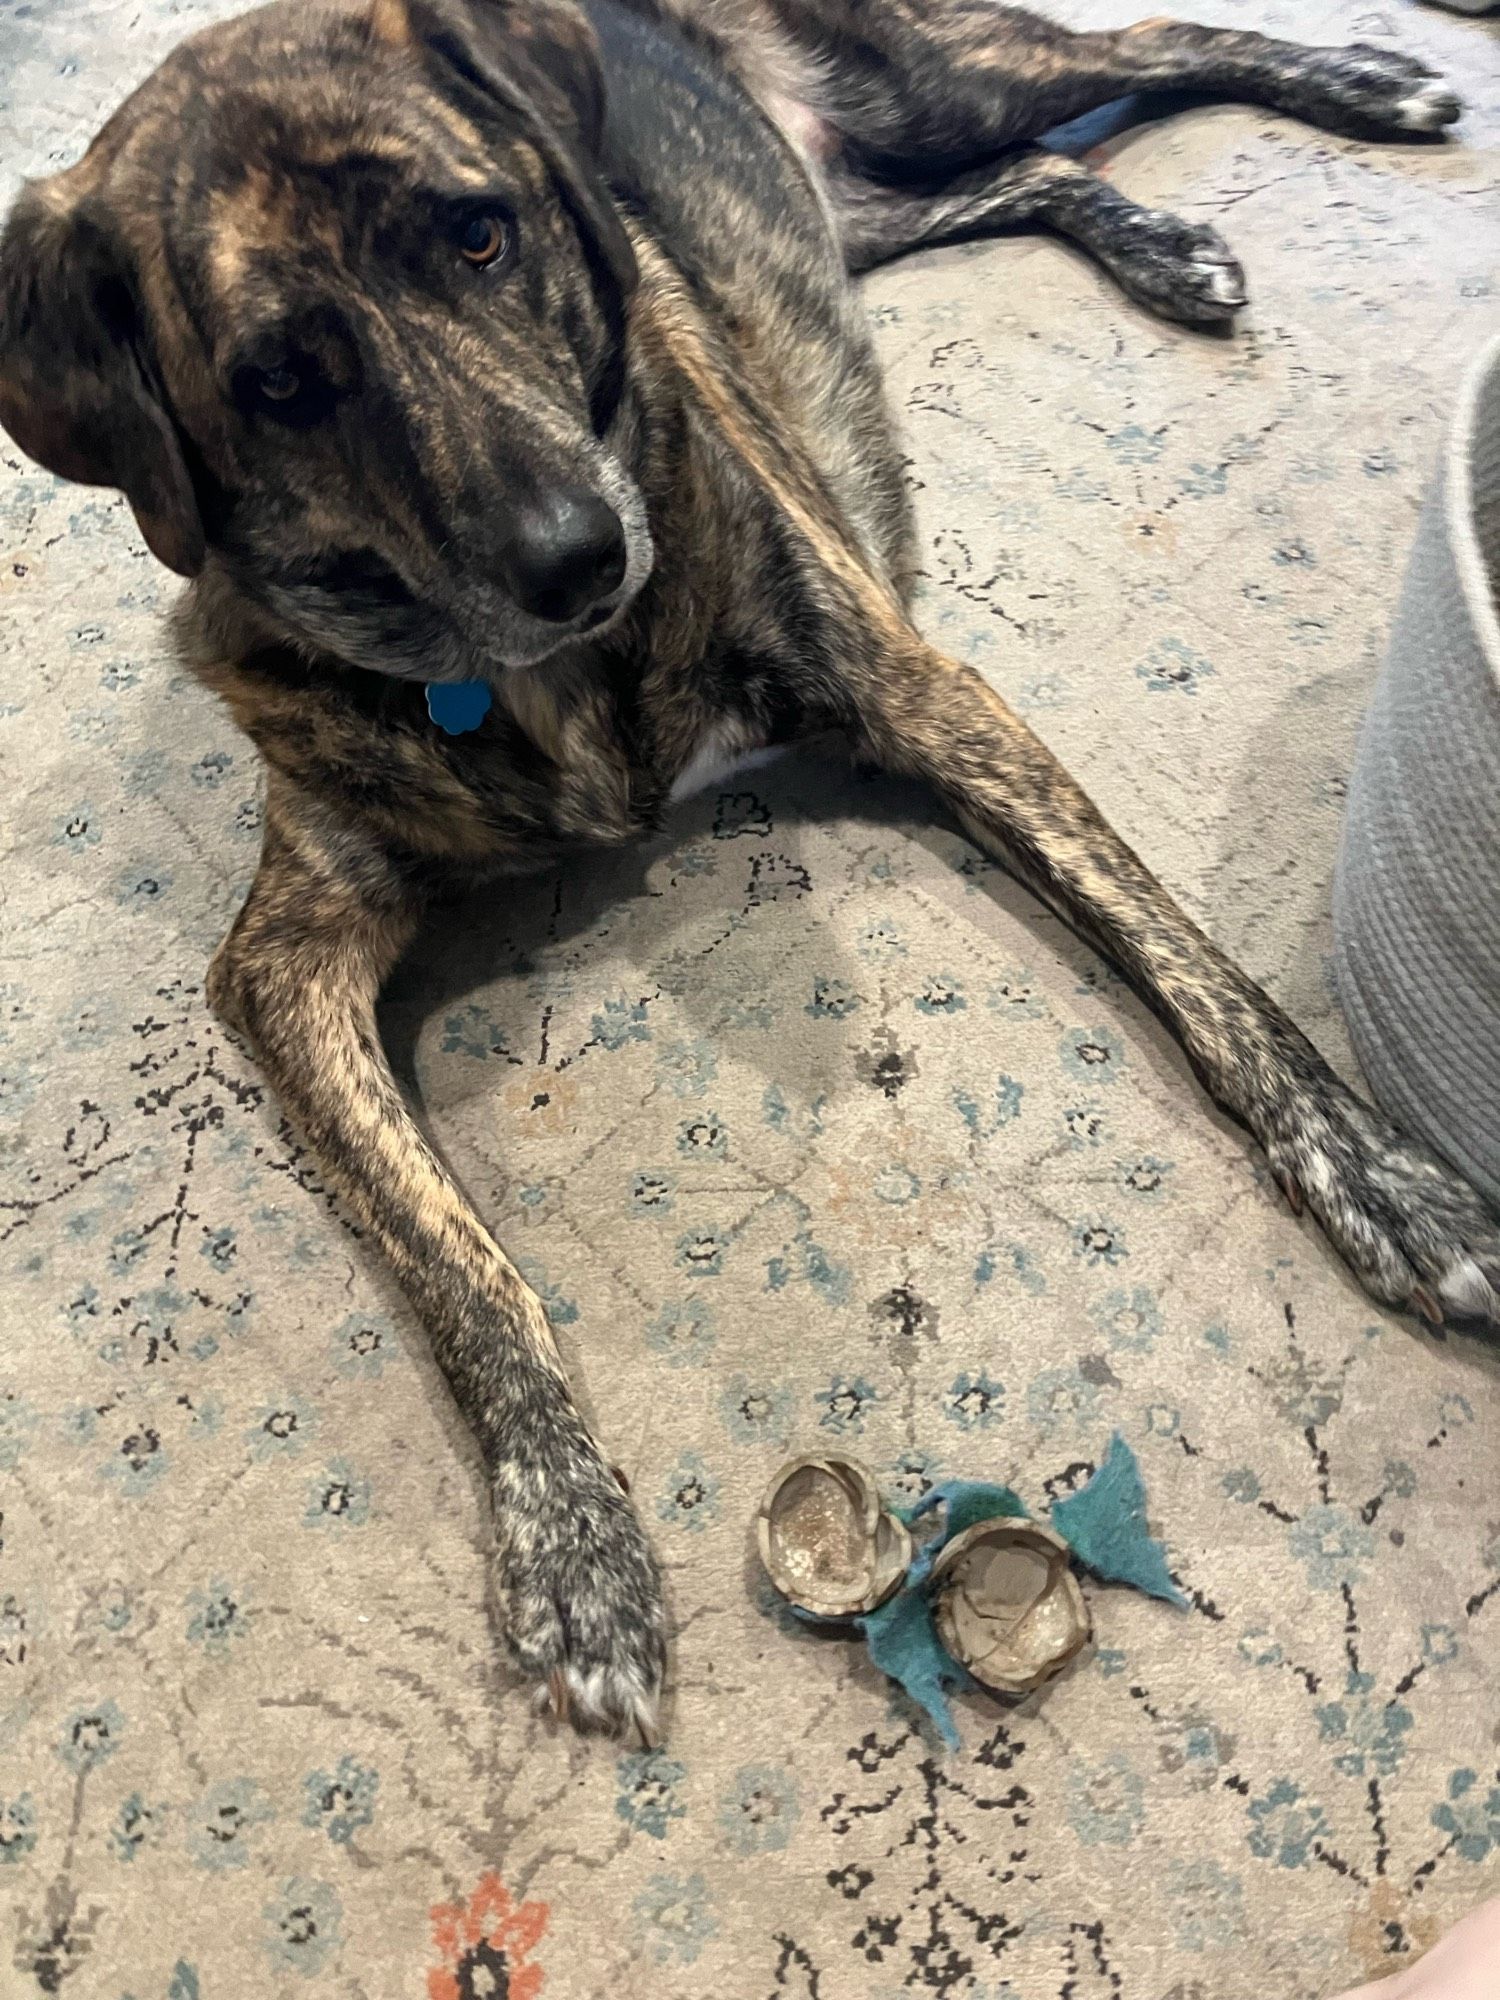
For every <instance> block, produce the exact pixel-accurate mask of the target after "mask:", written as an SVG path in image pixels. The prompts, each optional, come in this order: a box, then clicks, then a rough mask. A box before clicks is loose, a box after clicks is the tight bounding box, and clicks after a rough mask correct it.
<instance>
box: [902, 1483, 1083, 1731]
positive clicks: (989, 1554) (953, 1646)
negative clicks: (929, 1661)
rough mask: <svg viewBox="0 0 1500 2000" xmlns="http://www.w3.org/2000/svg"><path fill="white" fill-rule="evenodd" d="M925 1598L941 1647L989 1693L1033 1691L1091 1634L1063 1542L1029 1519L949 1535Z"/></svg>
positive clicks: (988, 1524) (983, 1523)
mask: <svg viewBox="0 0 1500 2000" xmlns="http://www.w3.org/2000/svg"><path fill="white" fill-rule="evenodd" d="M932 1598H933V1615H934V1617H935V1619H936V1621H937V1628H938V1635H939V1637H940V1638H941V1639H942V1642H943V1644H944V1646H945V1647H946V1648H947V1649H948V1651H949V1652H950V1653H951V1654H952V1655H953V1657H954V1659H955V1660H957V1661H959V1662H960V1664H961V1665H963V1666H965V1667H967V1668H968V1670H969V1672H970V1673H971V1674H972V1675H973V1676H974V1678H975V1680H977V1681H980V1682H982V1683H983V1685H984V1686H985V1687H987V1688H991V1689H993V1690H994V1691H995V1693H997V1694H1006V1695H1022V1694H1030V1693H1031V1692H1032V1690H1033V1689H1034V1688H1039V1687H1041V1686H1042V1684H1043V1682H1045V1681H1049V1680H1051V1679H1052V1677H1053V1676H1054V1675H1055V1674H1059V1673H1061V1672H1062V1670H1063V1668H1064V1667H1065V1666H1066V1665H1067V1664H1068V1662H1069V1660H1071V1659H1072V1658H1073V1657H1074V1656H1075V1655H1076V1654H1077V1653H1079V1652H1081V1651H1082V1649H1083V1647H1084V1646H1085V1645H1087V1643H1088V1641H1089V1638H1090V1636H1091V1635H1092V1632H1093V1622H1092V1620H1091V1619H1090V1617H1089V1612H1088V1606H1087V1605H1086V1604H1085V1603H1084V1601H1083V1592H1082V1591H1081V1590H1080V1589H1079V1588H1078V1583H1077V1580H1076V1579H1075V1577H1074V1575H1073V1572H1072V1570H1071V1568H1070V1567H1069V1552H1068V1545H1067V1543H1066V1542H1065V1541H1064V1540H1063V1539H1062V1537H1061V1536H1060V1535H1055V1534H1054V1533H1053V1532H1052V1530H1051V1529H1050V1528H1043V1527H1041V1526H1039V1525H1038V1523H1037V1522H1035V1521H1027V1520H1021V1519H1017V1518H1014V1517H1012V1518H1007V1519H1001V1520H992V1521H979V1522H976V1523H975V1525H974V1526H973V1527H972V1528H967V1529H965V1531H964V1532H963V1533H962V1534H961V1535H956V1536H955V1537H954V1539H953V1540H952V1541H951V1542H949V1543H948V1544H947V1546H946V1547H945V1548H944V1549H943V1552H942V1554H941V1555H940V1556H939V1557H938V1559H937V1561H936V1563H935V1564H934V1565H933V1571H932Z"/></svg>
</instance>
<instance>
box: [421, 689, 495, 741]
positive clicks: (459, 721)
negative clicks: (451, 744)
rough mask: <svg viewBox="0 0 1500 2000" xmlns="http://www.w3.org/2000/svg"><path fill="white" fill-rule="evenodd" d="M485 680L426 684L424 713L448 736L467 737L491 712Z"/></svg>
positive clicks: (490, 698) (489, 695)
mask: <svg viewBox="0 0 1500 2000" xmlns="http://www.w3.org/2000/svg"><path fill="white" fill-rule="evenodd" d="M493 699H494V697H493V696H492V694H491V693H490V684H489V682H488V681H429V682H428V683H427V713H428V714H429V715H430V716H431V717H432V719H433V721H434V722H435V723H436V724H437V726H438V728H439V729H441V730H442V731H443V733H444V734H445V735H447V736H466V735H467V734H468V732H469V731H470V730H471V729H477V728H478V727H479V725H480V723H481V722H483V720H484V718H485V717H486V716H487V715H488V714H489V712H490V703H491V701H492V700H493Z"/></svg>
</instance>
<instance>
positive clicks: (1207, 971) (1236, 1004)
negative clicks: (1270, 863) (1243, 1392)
mask: <svg viewBox="0 0 1500 2000" xmlns="http://www.w3.org/2000/svg"><path fill="white" fill-rule="evenodd" d="M860 596H861V597H862V598H865V599H866V601H867V602H868V599H869V593H868V592H867V591H864V590H861V592H860ZM851 611H852V606H851ZM853 615H854V616H855V617H858V613H854V614H853ZM879 617H880V621H881V625H882V626H883V628H884V629H883V630H881V631H880V632H879V634H878V636H877V634H876V633H874V632H871V634H870V636H869V638H868V639H867V640H866V641H864V642H862V643H861V644H859V645H858V646H857V647H853V648H851V665H850V669H849V694H850V698H851V700H852V701H853V703H854V706H855V709H856V711H857V713H858V716H859V720H860V725H861V731H862V735H863V738H864V741H865V744H866V745H867V747H868V748H869V750H870V751H871V752H872V753H873V754H874V756H875V758H876V760H877V761H878V762H879V763H881V764H883V765H884V766H886V767H887V768H888V769H892V770H896V771H900V772H903V773H905V774H907V775H914V776H918V777H921V778H925V779H926V780H927V781H928V782H930V783H931V784H933V785H934V786H936V788H937V789H938V791H939V792H940V793H941V794H942V796H943V797H944V798H945V799H946V800H947V801H948V803H949V805H950V806H951V808H952V809H953V811H954V812H955V813H956V814H957V816H958V818H959V819H960V821H961V822H962V824H963V825H964V827H965V828H966V829H967V831H968V832H969V833H970V834H971V835H972V836H973V838H974V839H975V840H976V841H977V842H978V843H979V844H980V846H981V847H983V848H984V849H985V850H986V851H987V852H989V853H991V854H993V855H995V856H996V857H997V858H998V859H1000V860H1002V861H1004V862H1005V864H1006V865H1007V866H1008V867H1009V868H1010V869H1011V870H1012V871H1013V872H1014V873H1015V874H1016V875H1017V876H1018V877H1019V878H1020V879H1021V880H1022V881H1023V882H1025V883H1026V884H1027V885H1028V886H1029V887H1031V888H1032V889H1034V890H1035V891H1036V892H1037V893H1038V894H1039V895H1040V896H1042V897H1043V898H1044V899H1045V900H1046V901H1047V902H1048V903H1050V904H1051V905H1052V907H1053V908H1054V909H1056V910H1057V911H1058V912H1059V913H1060V914H1061V915H1062V916H1063V917H1064V918H1065V919H1066V921H1067V922H1069V923H1070V924H1071V925H1072V926H1073V927H1074V928H1075V929H1076V930H1077V931H1078V932H1079V933H1080V935H1082V936H1083V937H1085V938H1086V939H1088V941H1089V942H1090V943H1092V944H1094V945H1095V946H1096V947H1097V948H1098V949H1099V950H1101V951H1103V952H1104V953H1106V954H1107V956H1108V957H1109V958H1111V959H1112V960H1113V961H1114V963H1115V964H1116V965H1117V966H1118V967H1119V968H1120V970H1121V971H1122V972H1123V973H1124V974H1125V975H1126V976H1127V978H1129V979H1130V980H1131V982H1132V984H1133V985H1134V986H1135V987H1136V989H1137V991H1138V992H1140V994H1141V995H1142V997H1143V998H1144V999H1145V1000H1146V1001H1147V1002H1148V1004H1149V1005H1150V1006H1151V1007H1152V1008H1153V1009H1154V1010H1155V1011H1156V1013H1157V1014H1159V1015H1160V1017H1161V1018H1162V1020H1163V1021H1164V1022H1165V1023H1166V1024H1167V1026H1168V1027H1169V1028H1170V1029H1171V1030H1172V1032H1173V1033H1174V1034H1175V1035H1176V1037H1177V1039H1178V1040H1179V1041H1180V1042H1181V1044H1182V1046H1183V1048H1184V1050H1185V1051H1186V1053H1187V1056H1188V1059H1189V1061H1190V1062H1191V1063H1192V1065H1193V1068H1194V1069H1195V1070H1196V1071H1197V1073H1198V1076H1199V1077H1200V1078H1201V1080H1202V1082H1203V1084H1204V1086H1205V1087H1206V1089H1207V1090H1208V1092H1209V1094H1210V1096H1212V1097H1213V1099H1214V1101H1215V1102H1216V1103H1217V1104H1219V1105H1220V1106H1221V1107H1222V1108H1223V1109H1224V1110H1225V1111H1227V1112H1229V1113H1230V1114H1231V1115H1232V1116H1234V1117H1235V1118H1238V1119H1239V1120H1240V1121H1241V1122H1242V1123H1243V1124H1245V1125H1247V1126H1248V1127H1249V1128H1250V1130H1251V1131H1252V1132H1253V1133H1254V1134H1255V1136H1256V1137H1257V1138H1258V1139H1259V1141H1260V1143H1261V1145H1262V1146H1263V1147H1264V1149H1265V1151H1266V1154H1267V1156H1268V1158H1269V1160H1270V1163H1271V1167H1272V1170H1273V1172H1274V1173H1275V1175H1276V1178H1277V1180H1278V1181H1279V1182H1280V1183H1281V1186H1282V1187H1283V1189H1284V1190H1285V1191H1286V1194H1287V1197H1288V1199H1289V1200H1290V1201H1291V1203H1292V1205H1293V1206H1294V1207H1298V1208H1300V1207H1301V1205H1302V1203H1303V1201H1304V1199H1305V1201H1306V1205H1307V1207H1309V1208H1310V1209H1311V1210H1312V1212H1313V1214H1314V1215H1315V1216H1316V1217H1317V1218H1318V1220H1319V1221H1320V1222H1321V1223H1322V1225H1323V1227H1324V1229H1325V1230H1326V1231H1327V1233H1328V1235H1329V1237H1330V1238H1331V1240H1332V1241H1333V1243H1334V1244H1335V1246H1336V1247H1337V1248H1338V1250H1339V1251H1340V1252H1341V1253H1342V1255H1343V1257H1344V1258H1345V1260H1346V1261H1347V1262H1348V1264H1349V1265H1350V1266H1351V1268H1352V1269H1353V1270H1354V1272H1355V1273H1356V1275H1357V1276H1358V1277H1359V1278H1360V1280H1361V1282H1362V1283H1363V1284H1364V1285H1365V1287H1366V1288H1367V1289H1368V1290H1369V1291H1370V1292H1372V1293H1373V1294H1374V1295H1375V1296H1376V1297H1377V1298H1379V1299H1383V1300H1386V1301H1388V1302H1389V1303H1391V1304H1393V1305H1402V1306H1411V1307H1414V1308H1415V1309H1416V1310H1418V1311H1419V1312H1421V1313H1423V1314H1424V1315H1425V1316H1426V1317H1427V1318H1429V1319H1432V1320H1438V1319H1440V1318H1442V1317H1443V1316H1445V1315H1448V1314H1451V1315H1453V1316H1455V1317H1468V1318H1474V1319H1478V1320H1482V1321H1488V1322H1489V1323H1490V1324H1491V1325H1500V1218H1497V1217H1496V1216H1495V1215H1493V1214H1492V1213H1490V1211H1489V1210H1488V1209H1487V1208H1486V1206H1485V1205H1484V1203H1483V1202H1482V1201H1481V1200H1480V1198H1479V1197H1478V1195H1476V1194H1475V1193H1474V1191H1473V1190H1472V1189H1471V1188H1470V1187H1469V1186H1468V1185H1467V1184H1466V1183H1465V1182H1464V1180H1463V1179H1462V1178H1461V1177H1460V1176H1459V1175H1458V1174H1456V1173H1454V1172H1453V1170H1452V1169H1451V1168H1449V1167H1446V1166H1444V1165H1443V1164H1442V1162H1441V1161H1439V1160H1438V1159H1437V1158H1435V1157H1434V1156H1433V1155H1432V1154H1431V1153H1429V1152H1428V1151H1427V1150H1426V1149H1425V1148H1424V1147H1422V1146H1420V1145H1418V1144H1416V1143H1414V1142H1412V1141H1410V1140H1408V1139H1406V1138H1404V1137H1403V1136H1402V1135H1401V1134H1400V1133H1399V1132H1397V1131H1396V1130H1395V1129H1394V1127H1392V1126H1391V1125H1390V1124H1389V1123H1388V1122H1387V1121H1386V1120H1385V1119H1384V1118H1382V1117H1381V1116H1380V1115H1379V1113H1377V1112H1375V1111H1372V1110H1371V1109H1370V1108H1369V1107H1368V1106H1367V1105H1365V1104H1363V1103H1361V1102H1360V1100H1359V1099H1358V1098H1357V1097H1356V1096H1355V1095H1354V1094H1353V1092H1352V1091H1350V1090H1349V1089H1348V1088H1347V1087H1346V1086H1345V1085H1344V1084H1343V1083H1342V1082H1340V1080H1339V1079H1338V1077H1336V1076H1335V1075H1334V1073H1333V1071H1332V1070H1331V1069H1330V1068H1329V1066H1328V1064H1327V1063H1326V1062H1324V1060H1323V1058H1322V1057H1321V1056H1320V1055H1319V1054H1318V1052H1317V1050H1316V1049H1315V1048H1314V1047H1313V1046H1312V1044H1311V1042H1309V1041H1308V1039H1307V1038H1306V1036H1305V1035H1303V1034H1302V1033H1301V1032H1300V1031H1299V1030H1298V1029H1297V1028H1296V1027H1295V1026H1294V1025H1293V1023H1292V1022H1291V1021H1290V1020H1288V1019H1287V1017H1286V1016H1285V1015H1284V1014H1283V1013H1282V1012H1281V1011H1280V1009H1279V1008H1278V1007H1277V1006H1276V1005H1275V1003H1274V1002H1273V1001H1272V1000H1271V999H1270V998H1269V997H1268V996H1267V995H1266V994H1265V993H1263V992H1262V991H1261V990H1260V989H1259V988H1258V987H1257V986H1256V985H1255V984H1254V982H1253V981H1252V980H1250V979H1249V978H1248V977H1247V976H1246V975H1245V974H1244V973H1243V972H1241V971H1240V970H1239V969H1238V968H1237V967H1236V966H1235V965H1233V964H1232V963H1231V962H1230V960H1229V959H1227V958H1226V957H1225V956H1224V954H1223V953H1222V952H1220V951H1219V950H1217V949H1216V947H1215V946H1214V945H1213V944H1211V943H1210V942H1209V940H1208V938H1206V937H1205V936H1204V935H1203V933H1202V932H1201V931H1200V930H1198V929H1197V927H1196V926H1195V925H1194V924H1193V923H1192V921H1191V920H1190V919H1189V918H1188V917H1187V916H1186V915H1185V914H1184V913H1183V911H1181V910H1180V909H1179V908H1178V907H1177V906H1176V905H1175V904H1174V903H1173V901H1172V899H1171V897H1170V896H1169V895H1168V894H1167V892H1166V891H1165V890H1164V889H1163V888H1162V886H1161V884H1160V883H1159V882H1157V881H1156V880H1155V878H1154V877H1153V876H1152V875H1151V874H1150V873H1149V871H1148V870H1147V869H1146V868H1145V866H1144V865H1143V864H1142V862H1141V861H1140V860H1139V859H1138V858H1137V856H1136V855H1135V854H1134V853H1132V851H1131V850H1130V848H1129V847H1127V845H1126V844H1125V842H1124V841H1123V840H1121V839H1120V837H1119V836H1118V835H1117V834H1116V833H1114V832H1113V831H1112V829H1111V828H1110V827H1109V826H1108V825H1107V824H1106V822H1105V821H1104V819H1103V817H1102V816H1101V815H1100V813H1099V811H1098V809H1097V808H1096V807H1095V806H1094V805H1093V804H1092V803H1091V802H1090V800H1089V799H1088V797H1087V796H1086V795H1085V794H1084V792H1083V791H1082V790H1081V789H1080V788H1079V786H1078V785H1076V784H1075V783H1074V782H1073V780H1072V779H1071V778H1070V777H1069V776H1068V775H1067V773H1066V771H1064V770H1063V768H1062V766H1061V765H1060V764H1059V763H1058V762H1057V760H1056V758H1054V757H1053V756H1052V755H1051V753H1050V752H1049V751H1048V750H1047V749H1046V747H1045V746H1044V745H1043V744H1042V743H1041V742H1040V741H1039V740H1038V739H1037V738H1036V737H1035V736H1034V735H1033V734H1032V733H1031V731H1030V730H1029V729H1028V728H1027V727H1026V726H1025V724H1024V723H1022V722H1021V721H1020V720H1019V719H1018V718H1017V717H1016V716H1014V715H1013V714H1012V713H1011V712H1010V711H1009V709H1007V708H1006V706H1005V704H1004V703H1003V702H1002V701H1001V700H1000V698H999V696H998V695H996V694H995V693H994V691H993V690H992V689H991V688H990V687H989V686H988V685H987V684H986V683H985V681H984V680H983V679H982V678H981V676H980V675H979V674H977V673H975V672H974V671H973V670H972V669H970V668H967V667H963V666H960V665H959V664H958V663H956V662H955V661H952V660H949V659H947V658H945V657H944V656H943V655H942V654H940V653H937V652H935V651H934V650H933V649H932V648H931V647H929V646H927V645H925V644H924V643H923V642H922V641H921V640H919V639H918V638H917V637H916V636H915V635H914V634H912V635H911V636H910V637H907V636H905V635H904V634H902V633H900V632H899V631H898V629H897V626H896V621H895V619H894V618H893V617H892V616H891V615H890V614H889V612H888V611H886V610H884V609H883V608H882V609H881V610H880V611H879ZM861 622H863V621H861Z"/></svg>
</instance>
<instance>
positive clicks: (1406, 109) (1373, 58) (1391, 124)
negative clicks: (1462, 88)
mask: <svg viewBox="0 0 1500 2000" xmlns="http://www.w3.org/2000/svg"><path fill="white" fill-rule="evenodd" d="M1312 60H1313V61H1314V63H1315V64H1316V68H1315V70H1314V72H1313V74H1312V76H1311V77H1310V78H1309V81H1310V82H1311V83H1312V84H1313V86H1314V87H1315V89H1316V90H1317V92H1318V95H1319V99H1320V102H1319V104H1318V106H1317V117H1318V122H1319V123H1320V124H1322V125H1328V126H1331V127H1333V129H1334V130H1336V131H1342V132H1352V133H1354V134H1355V135H1356V136H1358V137H1366V136H1373V137H1376V138H1388V137H1391V136H1393V135H1405V136H1411V135H1416V134H1421V133H1434V132H1441V131H1442V130H1443V129H1444V127H1445V126H1448V125H1454V124H1456V123H1457V122H1458V120H1459V118H1460V117H1462V115H1463V105H1462V103H1461V102H1460V100H1459V98H1458V95H1457V93H1456V92H1455V91H1453V90H1450V89H1449V87H1448V85H1447V84H1446V83H1444V82H1443V80H1442V78H1441V77H1440V76H1439V75H1438V73H1437V71H1436V70H1433V69H1429V68H1428V66H1427V64H1426V63H1423V62H1418V61H1417V60H1416V59H1415V58H1414V57H1412V56H1403V55H1397V54H1395V53H1394V52H1393V51H1392V50H1390V49H1376V48H1371V47H1370V46H1369V45H1368V44H1367V43H1364V42H1356V43H1355V44H1354V45H1353V46H1352V47H1350V48H1347V49H1319V50H1317V51H1316V52H1315V53H1314V55H1313V58H1312Z"/></svg>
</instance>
